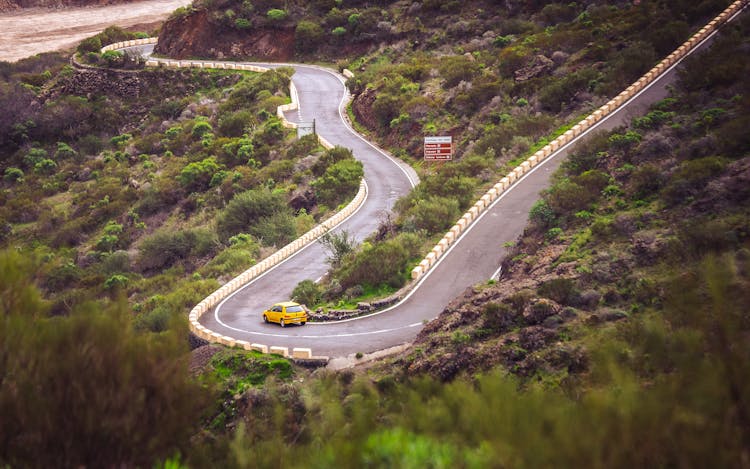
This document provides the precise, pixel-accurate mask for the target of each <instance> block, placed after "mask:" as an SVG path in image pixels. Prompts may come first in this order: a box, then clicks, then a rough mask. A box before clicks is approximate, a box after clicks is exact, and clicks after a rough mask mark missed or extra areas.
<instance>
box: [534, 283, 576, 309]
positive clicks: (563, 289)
mask: <svg viewBox="0 0 750 469" xmlns="http://www.w3.org/2000/svg"><path fill="white" fill-rule="evenodd" d="M537 290H538V292H539V295H541V296H543V297H544V298H549V299H550V300H552V301H555V302H557V303H560V304H562V305H575V304H576V301H577V299H578V296H579V293H578V289H577V288H576V283H575V281H574V280H573V279H569V278H553V279H552V280H548V281H546V282H544V283H542V284H541V285H539V288H538V289H537Z"/></svg>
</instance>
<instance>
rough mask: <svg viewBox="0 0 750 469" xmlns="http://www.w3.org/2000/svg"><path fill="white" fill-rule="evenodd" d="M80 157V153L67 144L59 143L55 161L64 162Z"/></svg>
mask: <svg viewBox="0 0 750 469" xmlns="http://www.w3.org/2000/svg"><path fill="white" fill-rule="evenodd" d="M76 156H78V152H77V151H75V150H74V149H72V148H71V147H70V145H68V144H67V143H65V142H57V150H56V151H55V159H56V160H63V159H66V158H74V157H76Z"/></svg>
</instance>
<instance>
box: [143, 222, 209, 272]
mask: <svg viewBox="0 0 750 469" xmlns="http://www.w3.org/2000/svg"><path fill="white" fill-rule="evenodd" d="M216 246H217V241H216V238H215V236H214V234H213V233H212V232H211V231H209V230H207V229H192V230H184V231H167V230H163V231H157V232H155V233H154V234H152V235H151V236H149V237H147V238H145V239H144V240H143V241H142V242H141V245H140V246H139V249H138V251H139V255H138V265H139V266H140V267H141V269H143V270H154V269H160V268H164V267H170V266H172V265H173V264H175V263H176V262H179V261H189V260H190V259H189V258H190V257H191V256H195V257H202V256H206V255H209V254H211V253H213V252H214V250H215V249H216Z"/></svg>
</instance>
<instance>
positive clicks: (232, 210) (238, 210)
mask: <svg viewBox="0 0 750 469" xmlns="http://www.w3.org/2000/svg"><path fill="white" fill-rule="evenodd" d="M277 215H280V217H276V216H277ZM275 217H276V218H275ZM287 217H288V219H291V218H292V212H291V209H290V208H289V207H288V206H287V205H286V202H285V200H284V198H283V196H282V195H281V194H278V193H274V192H271V191H270V190H268V189H265V188H264V189H252V190H249V191H246V192H242V193H240V194H237V195H235V196H234V197H233V198H232V200H230V201H229V203H228V204H227V206H226V208H225V209H224V210H223V211H222V212H221V213H220V214H219V216H218V220H217V228H216V229H217V232H218V233H219V237H220V238H221V239H222V240H227V239H229V238H230V237H231V236H234V235H236V234H238V233H249V234H252V235H253V236H256V237H258V238H261V237H263V236H265V237H266V241H268V239H267V238H268V237H270V238H273V239H278V238H281V237H285V236H289V234H290V232H289V231H288V230H289V226H288V225H286V220H287ZM275 223H282V225H283V226H279V228H283V229H284V230H286V231H285V232H284V233H280V234H279V235H280V236H274V234H273V229H274V228H275ZM291 229H292V230H293V229H294V226H293V224H292V227H291ZM282 234H283V236H281V235H282Z"/></svg>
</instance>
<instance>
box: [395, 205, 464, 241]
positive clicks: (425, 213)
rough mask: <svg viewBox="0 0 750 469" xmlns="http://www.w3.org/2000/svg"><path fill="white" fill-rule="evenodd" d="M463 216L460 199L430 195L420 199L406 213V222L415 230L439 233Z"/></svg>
mask: <svg viewBox="0 0 750 469" xmlns="http://www.w3.org/2000/svg"><path fill="white" fill-rule="evenodd" d="M460 216H461V210H460V208H459V206H458V200H456V199H454V198H449V197H441V196H428V198H426V199H421V200H418V201H417V203H416V204H414V205H413V206H412V207H411V208H410V209H409V210H408V211H407V212H406V214H405V221H404V224H405V225H407V226H409V227H413V229H414V230H424V231H426V232H427V233H430V234H432V233H439V232H441V231H445V230H446V229H447V228H449V227H450V226H451V225H452V224H453V223H455V221H456V220H458V218H459V217H460Z"/></svg>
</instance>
